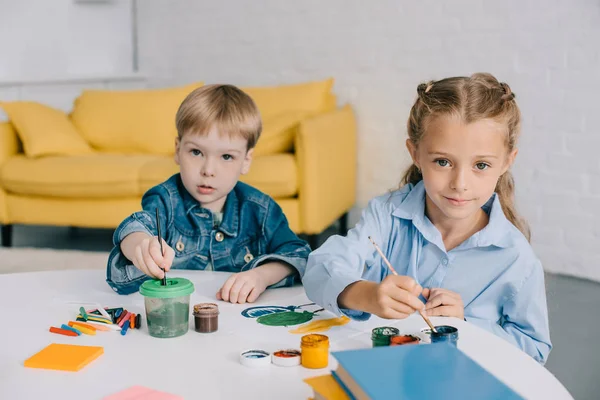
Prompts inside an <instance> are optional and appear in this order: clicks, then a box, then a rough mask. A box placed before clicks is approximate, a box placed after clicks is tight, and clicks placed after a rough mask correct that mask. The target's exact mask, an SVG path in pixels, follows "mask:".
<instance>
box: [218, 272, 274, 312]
mask: <svg viewBox="0 0 600 400" xmlns="http://www.w3.org/2000/svg"><path fill="white" fill-rule="evenodd" d="M266 289H267V282H266V281H265V279H264V277H263V275H262V274H261V271H260V268H255V269H251V270H249V271H244V272H240V273H237V274H233V275H231V276H230V277H229V278H228V279H227V280H226V281H225V283H224V284H223V287H222V288H221V289H219V291H218V292H217V300H223V301H228V302H230V303H239V304H243V303H245V302H248V303H253V302H255V301H256V299H257V298H258V296H260V294H261V293H262V292H264V291H265V290H266Z"/></svg>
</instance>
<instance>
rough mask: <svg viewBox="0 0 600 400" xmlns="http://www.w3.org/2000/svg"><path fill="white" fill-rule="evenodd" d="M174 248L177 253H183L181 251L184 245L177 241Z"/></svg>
mask: <svg viewBox="0 0 600 400" xmlns="http://www.w3.org/2000/svg"><path fill="white" fill-rule="evenodd" d="M175 248H176V249H177V251H183V249H185V244H183V242H182V241H181V240H178V241H177V243H175Z"/></svg>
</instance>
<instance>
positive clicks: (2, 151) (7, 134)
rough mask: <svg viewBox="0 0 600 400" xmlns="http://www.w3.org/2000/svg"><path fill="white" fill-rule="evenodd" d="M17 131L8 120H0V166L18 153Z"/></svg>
mask: <svg viewBox="0 0 600 400" xmlns="http://www.w3.org/2000/svg"><path fill="white" fill-rule="evenodd" d="M19 148H20V146H19V139H18V137H17V132H16V131H15V129H14V128H13V126H12V124H11V123H10V122H0V166H1V165H2V164H4V163H5V162H6V161H7V160H8V159H9V158H10V157H12V156H13V155H15V154H17V153H19Z"/></svg>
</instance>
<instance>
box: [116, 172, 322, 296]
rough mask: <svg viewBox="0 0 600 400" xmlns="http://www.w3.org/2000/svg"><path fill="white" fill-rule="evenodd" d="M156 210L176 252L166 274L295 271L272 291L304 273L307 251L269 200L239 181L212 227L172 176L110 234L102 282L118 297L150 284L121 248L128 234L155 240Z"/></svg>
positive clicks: (204, 212) (210, 218)
mask: <svg viewBox="0 0 600 400" xmlns="http://www.w3.org/2000/svg"><path fill="white" fill-rule="evenodd" d="M156 208H158V210H159V214H160V222H161V234H162V236H163V239H164V240H165V241H166V242H167V243H168V244H169V246H171V247H172V248H173V250H174V251H175V259H174V260H173V265H172V266H171V269H191V270H204V269H205V268H206V266H207V265H208V263H209V262H210V263H211V264H212V267H213V270H215V271H225V272H241V271H246V270H249V269H252V268H255V267H257V266H259V265H261V264H264V263H266V262H270V261H283V262H285V263H287V264H290V265H291V266H292V267H294V268H295V269H296V270H297V272H298V273H296V274H292V275H290V276H288V277H286V278H285V279H283V280H282V281H280V282H278V283H276V284H275V285H272V286H271V287H279V286H291V285H293V284H294V282H295V281H296V280H297V278H298V276H299V274H303V273H304V269H305V267H306V259H307V257H308V254H309V253H310V247H309V246H308V244H307V243H306V242H305V241H303V240H301V239H300V238H298V236H296V234H295V233H294V232H292V231H291V229H290V228H289V226H288V222H287V219H286V217H285V215H284V214H283V212H282V210H281V208H280V207H279V205H277V203H275V201H274V200H273V199H272V198H271V197H269V196H268V195H266V194H264V193H262V192H260V191H259V190H257V189H254V188H253V187H251V186H249V185H246V184H244V183H242V182H238V183H237V184H236V186H235V187H234V189H233V190H232V191H231V192H230V193H229V194H228V195H227V199H226V201H225V206H224V209H223V221H222V222H221V224H220V225H219V226H218V227H214V226H213V225H214V224H213V214H212V212H211V211H210V210H208V209H205V208H202V207H200V203H199V202H198V201H197V200H195V199H194V198H193V197H192V196H191V195H190V194H189V193H188V191H187V190H186V189H185V187H184V186H183V182H182V181H181V177H180V175H179V174H176V175H173V176H172V177H171V178H169V179H168V180H167V181H166V182H163V183H161V184H160V185H158V186H155V187H153V188H152V189H150V190H148V191H147V192H146V193H145V194H144V196H143V198H142V209H143V211H139V212H136V213H134V214H132V215H131V216H130V217H128V218H127V219H125V220H124V221H123V222H122V223H121V224H120V225H119V226H118V227H117V229H116V230H115V233H114V236H113V242H114V245H115V247H114V248H113V249H112V251H111V253H110V256H109V258H108V266H107V270H106V281H107V282H108V284H109V285H110V286H111V287H112V288H113V290H115V291H116V292H117V293H119V294H130V293H133V292H136V291H137V290H138V289H139V287H140V285H141V284H142V283H143V282H144V281H145V280H147V279H150V277H148V276H147V275H145V274H144V273H143V272H141V271H140V270H138V269H137V268H136V267H135V266H134V265H133V263H132V262H131V261H129V260H128V259H127V258H126V257H125V255H124V254H123V253H122V252H121V247H120V244H121V241H122V240H123V239H124V238H125V237H126V236H127V235H129V234H130V233H132V232H146V233H147V234H149V235H152V236H157V234H158V231H157V228H156ZM218 239H222V240H221V241H219V240H218Z"/></svg>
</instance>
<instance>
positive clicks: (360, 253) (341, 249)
mask: <svg viewBox="0 0 600 400" xmlns="http://www.w3.org/2000/svg"><path fill="white" fill-rule="evenodd" d="M483 210H484V211H486V212H487V213H488V215H489V222H488V225H487V226H486V227H485V228H483V229H482V230H481V231H479V232H477V233H475V234H474V235H473V236H471V237H470V238H468V239H467V240H465V241H464V242H463V243H461V244H460V245H459V246H457V247H456V248H454V249H452V250H450V251H446V248H445V246H444V242H443V240H442V236H441V234H440V232H439V231H438V230H437V228H436V227H435V226H434V225H433V224H432V223H431V221H430V220H429V218H427V216H426V215H425V188H424V185H423V182H419V183H418V184H416V185H414V186H413V185H406V186H404V187H403V188H402V189H400V190H397V191H394V192H392V193H388V194H385V195H383V196H380V197H377V198H375V199H373V200H371V201H370V202H369V205H368V207H367V208H366V209H365V210H364V211H363V214H362V217H361V220H360V222H359V223H358V224H357V225H356V226H355V227H354V228H353V229H351V230H350V231H349V232H348V235H347V236H346V237H342V236H333V237H330V238H329V239H328V240H327V242H325V244H323V245H322V246H321V247H320V248H319V249H317V250H316V251H314V252H313V253H312V254H311V255H310V256H309V258H308V265H307V267H306V272H305V274H304V276H303V278H302V282H303V284H304V287H305V290H306V293H307V295H308V297H309V298H310V299H311V300H312V301H314V302H316V303H318V304H319V305H321V306H322V307H325V308H326V309H327V310H329V311H331V312H333V313H335V314H337V315H341V314H345V315H348V316H349V317H351V318H353V319H355V320H366V319H368V318H369V317H370V314H368V313H365V312H361V311H357V310H341V309H340V308H339V306H338V302H337V299H338V296H339V295H340V293H341V292H342V291H343V290H344V289H345V288H346V286H348V285H350V284H351V283H354V282H356V281H359V280H370V281H374V282H381V281H382V280H383V279H384V278H385V277H386V276H387V275H388V274H389V273H390V271H388V268H387V267H386V266H385V264H384V263H383V260H382V258H381V257H380V256H379V254H378V253H377V251H376V250H375V248H374V247H373V245H372V244H371V242H370V241H369V239H368V237H369V236H371V237H372V238H373V240H374V241H375V243H377V244H378V245H379V247H380V248H381V250H382V252H383V253H384V254H385V255H386V257H387V258H388V260H389V261H390V263H391V264H392V265H393V266H394V269H395V270H396V272H397V273H398V274H399V275H407V276H410V277H412V278H414V279H415V280H416V281H417V282H418V283H419V284H420V285H421V286H423V287H424V288H444V289H448V290H451V291H453V292H456V293H459V294H460V295H461V297H462V300H463V303H464V306H465V311H464V313H465V318H466V320H467V321H468V322H469V323H472V324H475V325H477V326H479V327H481V328H484V329H486V330H488V331H490V332H492V333H494V334H496V335H497V336H500V337H502V338H504V339H506V340H507V341H509V342H510V343H512V344H514V345H516V346H517V347H519V348H520V349H522V350H523V351H524V352H526V353H527V354H529V355H531V356H532V357H533V358H534V359H536V360H537V361H538V362H540V363H542V364H543V363H545V362H546V359H547V357H548V354H549V353H550V349H551V348H552V345H551V343H550V333H549V329H548V309H547V306H546V293H545V286H544V271H543V269H542V265H541V263H540V261H539V260H538V259H537V257H536V256H535V254H534V253H533V249H532V248H531V246H530V245H529V243H528V241H527V239H526V238H525V236H523V234H522V233H521V232H520V231H519V230H518V229H517V228H516V227H515V226H514V225H513V224H512V223H510V221H508V220H507V219H506V217H505V216H504V213H503V212H502V208H501V206H500V201H499V199H498V196H497V195H496V194H494V195H493V196H492V197H491V198H490V200H489V201H488V202H487V203H486V204H485V205H484V206H483Z"/></svg>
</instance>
